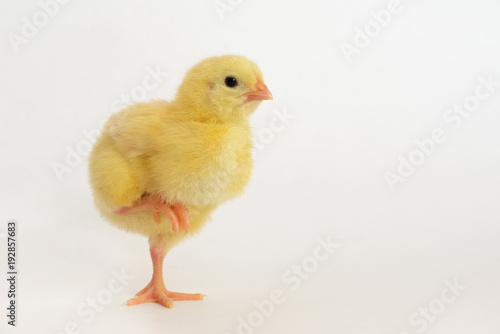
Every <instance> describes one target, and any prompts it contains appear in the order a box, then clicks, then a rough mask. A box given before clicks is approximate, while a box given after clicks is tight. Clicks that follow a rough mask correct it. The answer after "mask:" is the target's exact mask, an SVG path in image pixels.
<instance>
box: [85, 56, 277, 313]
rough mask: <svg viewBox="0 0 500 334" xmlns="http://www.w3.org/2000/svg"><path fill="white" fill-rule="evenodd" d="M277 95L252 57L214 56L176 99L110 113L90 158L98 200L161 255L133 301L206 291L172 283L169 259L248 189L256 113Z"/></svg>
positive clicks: (107, 214)
mask: <svg viewBox="0 0 500 334" xmlns="http://www.w3.org/2000/svg"><path fill="white" fill-rule="evenodd" d="M269 99H272V95H271V92H270V91H269V89H268V88H267V87H266V85H265V84H264V80H263V78H262V73H261V71H260V70H259V68H258V67H257V65H255V64H254V63H253V62H251V61H250V60H248V59H246V58H245V57H241V56H220V57H211V58H207V59H205V60H203V61H201V62H200V63H198V64H197V65H195V66H194V67H193V68H191V69H190V70H189V72H188V73H187V74H186V76H185V77H184V80H183V82H182V84H181V86H180V87H179V89H178V91H177V95H176V97H175V99H174V100H173V101H171V102H168V101H164V100H157V101H153V102H150V103H137V104H134V105H131V106H129V107H128V108H126V109H124V110H122V111H120V112H118V113H115V114H113V115H112V116H111V117H110V119H109V120H108V122H107V123H106V125H105V127H104V129H103V131H102V133H101V135H100V138H99V139H98V140H97V142H96V144H95V146H94V148H93V151H92V154H91V156H90V160H89V173H90V183H91V186H92V189H93V194H94V199H95V203H96V206H97V208H98V209H99V211H100V212H101V214H102V215H103V216H104V218H105V219H106V220H108V221H109V222H110V223H111V224H113V225H115V226H116V227H118V228H120V229H123V230H125V231H129V232H134V233H139V234H143V235H145V236H147V237H148V240H149V246H150V254H151V258H152V261H153V277H152V279H151V281H150V282H149V284H148V285H147V286H146V287H145V288H144V289H142V290H141V291H139V292H138V293H137V295H136V297H135V298H132V299H130V300H128V301H127V305H137V304H142V303H147V302H157V303H159V304H161V305H163V306H166V307H169V308H170V307H172V306H173V301H174V300H201V299H203V297H204V295H202V294H189V293H179V292H171V291H168V290H167V289H166V287H165V284H164V282H163V259H164V258H165V255H166V254H167V252H168V251H169V250H170V249H171V248H172V247H173V246H175V245H176V244H177V243H179V242H180V241H181V240H183V239H184V238H185V237H186V236H189V235H192V234H193V233H194V232H198V231H199V230H200V228H201V227H202V226H203V224H204V223H205V222H206V221H207V220H208V219H209V217H210V214H211V213H212V212H213V211H214V210H215V208H217V206H219V205H220V204H221V203H223V202H225V201H227V200H229V199H232V198H234V197H236V196H238V195H240V194H241V193H242V192H243V189H244V187H245V186H246V184H247V183H248V181H249V179H250V175H251V170H252V138H251V132H250V126H249V116H250V115H251V114H252V113H253V112H254V110H255V109H256V108H257V106H258V105H259V103H260V102H261V101H262V100H269ZM180 230H184V231H185V232H184V233H178V232H179V231H180Z"/></svg>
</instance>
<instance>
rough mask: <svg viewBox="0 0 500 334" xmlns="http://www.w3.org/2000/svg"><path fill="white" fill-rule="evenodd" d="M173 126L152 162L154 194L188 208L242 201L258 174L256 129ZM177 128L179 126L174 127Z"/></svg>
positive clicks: (220, 126)
mask: <svg viewBox="0 0 500 334" xmlns="http://www.w3.org/2000/svg"><path fill="white" fill-rule="evenodd" d="M166 124H170V125H171V126H170V127H169V129H168V130H167V129H166V130H165V132H164V134H163V137H164V138H163V139H162V140H161V143H164V149H161V150H159V151H158V154H156V155H154V156H152V157H151V171H152V174H153V178H154V180H155V181H154V187H155V189H153V192H157V193H160V194H162V195H163V196H165V197H166V198H167V199H168V200H170V201H178V202H181V203H184V204H185V205H188V206H195V207H203V206H214V205H215V206H216V205H219V204H221V203H222V202H224V201H226V200H228V199H231V198H234V197H235V196H238V195H239V194H240V193H241V192H242V191H243V189H244V187H245V186H246V184H247V183H248V181H249V179H250V174H251V170H252V153H251V151H252V142H251V135H250V129H249V127H248V126H245V125H214V124H204V123H176V122H175V121H173V120H172V121H170V122H166ZM174 124H175V125H174Z"/></svg>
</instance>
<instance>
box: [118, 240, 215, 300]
mask: <svg viewBox="0 0 500 334" xmlns="http://www.w3.org/2000/svg"><path fill="white" fill-rule="evenodd" d="M150 253H151V259H152V261H153V278H152V279H151V282H149V284H148V285H146V287H145V288H144V289H142V290H141V291H139V292H138V293H137V294H136V297H135V298H132V299H130V300H128V301H127V303H126V304H127V305H128V306H132V305H139V304H143V303H152V302H154V303H158V304H160V305H163V306H165V307H168V308H171V307H172V306H173V301H174V300H202V299H203V297H205V295H202V294H200V293H181V292H172V291H168V290H167V288H166V287H165V284H164V283H163V259H164V257H165V253H164V252H163V251H162V250H161V249H159V248H158V247H156V246H154V245H152V247H150Z"/></svg>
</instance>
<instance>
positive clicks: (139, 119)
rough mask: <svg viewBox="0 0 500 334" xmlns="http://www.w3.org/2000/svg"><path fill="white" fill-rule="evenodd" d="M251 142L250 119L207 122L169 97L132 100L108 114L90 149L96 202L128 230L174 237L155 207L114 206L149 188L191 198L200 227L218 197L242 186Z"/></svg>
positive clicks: (171, 197) (194, 224) (172, 197)
mask: <svg viewBox="0 0 500 334" xmlns="http://www.w3.org/2000/svg"><path fill="white" fill-rule="evenodd" d="M251 150H252V141H251V132H250V128H249V125H248V120H246V121H243V122H241V123H240V124H217V123H215V124H207V123H202V122H197V121H193V120H190V119H183V118H182V117H179V114H178V113H176V111H175V106H174V105H172V104H170V103H168V102H166V101H155V102H151V103H139V104H135V105H132V106H130V107H129V108H127V109H125V110H123V111H121V112H119V113H117V114H115V115H113V117H111V119H110V120H109V121H108V123H107V124H106V126H105V128H104V131H103V133H102V135H101V137H100V138H99V140H98V141H97V143H96V146H95V148H94V150H93V154H92V155H91V158H90V165H91V166H92V168H91V171H92V173H91V182H92V184H93V186H94V189H95V197H96V203H97V206H98V208H99V209H100V211H101V213H102V214H103V215H104V216H105V217H106V218H107V219H108V220H109V221H110V222H112V223H113V224H114V225H116V226H118V227H120V228H123V229H125V230H127V231H131V232H137V233H141V234H144V235H146V236H150V235H152V234H166V235H168V236H169V237H172V236H173V235H174V234H175V233H174V232H173V231H172V228H171V227H170V226H169V225H168V224H160V225H157V224H155V223H154V221H153V219H152V216H151V213H148V212H138V213H136V214H134V215H129V216H120V215H116V214H114V212H113V211H114V210H116V209H118V208H119V207H123V206H131V205H132V204H133V203H134V202H135V201H137V200H138V199H139V198H140V197H141V196H142V195H143V194H145V193H149V194H159V195H161V196H162V197H163V198H165V199H166V200H167V201H168V202H181V203H183V204H184V205H186V206H187V208H188V210H189V211H190V217H191V227H190V231H191V232H195V231H197V230H198V229H199V227H201V224H202V223H203V222H205V221H206V219H207V218H208V217H209V214H210V213H211V212H212V211H213V210H214V209H215V208H216V207H217V205H219V204H221V203H223V202H224V201H226V200H228V199H231V198H233V197H235V196H237V195H239V194H240V193H241V192H242V191H243V188H244V186H245V185H246V184H247V183H248V181H249V179H250V174H251V169H252V153H251ZM179 236H183V234H181V235H179Z"/></svg>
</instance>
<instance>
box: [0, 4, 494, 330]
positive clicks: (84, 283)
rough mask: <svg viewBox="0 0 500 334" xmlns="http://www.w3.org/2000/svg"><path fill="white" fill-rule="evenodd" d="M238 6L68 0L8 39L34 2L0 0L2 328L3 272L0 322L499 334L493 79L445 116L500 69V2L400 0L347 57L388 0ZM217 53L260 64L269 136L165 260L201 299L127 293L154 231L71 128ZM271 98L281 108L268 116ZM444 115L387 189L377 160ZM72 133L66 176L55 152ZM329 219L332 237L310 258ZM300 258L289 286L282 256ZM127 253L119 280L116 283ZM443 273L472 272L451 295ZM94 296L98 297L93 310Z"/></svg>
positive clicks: (260, 130)
mask: <svg viewBox="0 0 500 334" xmlns="http://www.w3.org/2000/svg"><path fill="white" fill-rule="evenodd" d="M47 1H49V0H41V2H42V3H46V2H47ZM222 2H223V3H226V2H225V1H222ZM230 3H232V5H231V6H232V7H231V10H228V11H226V12H224V13H222V18H221V16H220V15H219V14H218V13H217V11H216V9H215V8H214V2H213V1H212V0H203V1H202V0H200V1H189V2H188V1H180V0H179V1H168V2H167V1H161V0H155V1H139V0H135V1H119V0H109V1H97V0H90V1H77V0H73V1H69V2H68V3H67V4H65V5H59V9H58V11H57V13H55V14H54V16H53V17H50V18H49V19H48V22H46V24H45V25H44V26H43V27H40V28H38V30H39V31H38V33H35V34H34V36H31V37H30V38H27V39H26V41H25V42H26V43H24V44H20V45H18V52H15V48H14V47H13V45H12V43H11V42H10V41H9V36H10V37H11V38H12V36H13V35H12V34H17V35H19V36H22V29H23V25H25V24H26V23H25V21H23V18H26V19H27V20H29V21H31V22H33V16H34V15H35V16H36V15H38V14H37V13H39V12H40V11H42V9H41V7H40V5H39V3H38V1H35V0H32V1H15V2H12V1H6V0H2V6H1V10H0V37H1V38H0V44H1V57H2V58H1V63H0V73H1V78H0V92H1V93H0V108H1V113H2V114H1V119H0V136H1V137H0V139H1V140H0V148H1V163H0V168H1V175H0V182H1V183H0V189H1V191H0V220H1V225H0V226H1V229H0V233H2V234H3V237H5V232H6V224H7V221H8V220H9V219H15V220H17V221H18V226H19V227H18V229H19V231H18V244H19V246H18V247H19V248H18V256H19V257H18V266H19V273H20V274H19V285H18V294H19V297H18V306H19V308H18V326H17V327H16V328H15V329H13V328H11V327H10V326H7V324H6V321H7V318H6V316H5V313H6V310H5V307H6V303H7V298H6V294H7V285H6V281H5V280H4V279H2V280H1V281H0V296H1V298H0V301H1V303H2V306H1V307H0V309H2V310H3V311H2V312H1V313H2V314H1V315H0V319H2V320H1V324H0V328H1V330H0V331H1V332H2V333H4V332H6V331H7V329H8V332H9V333H64V332H66V333H110V332H111V333H118V332H119V333H142V332H145V333H221V334H223V333H231V334H233V333H252V332H254V333H304V332H310V333H342V334H351V333H352V334H364V333H369V334H378V333H381V334H382V333H384V334H400V333H404V332H408V333H411V334H414V333H421V332H425V333H429V334H431V333H440V334H441V333H454V334H460V333H483V334H493V333H499V332H500V318H499V316H498V315H499V312H500V303H499V298H500V284H499V283H500V252H499V251H500V246H499V241H498V240H499V239H500V227H499V217H500V207H499V203H498V202H499V199H500V190H499V189H500V176H499V175H500V173H499V167H500V151H499V144H500V131H499V124H500V123H499V122H500V115H499V113H498V111H499V107H500V87H496V90H495V91H494V92H493V93H492V94H490V96H489V97H488V98H486V99H484V100H483V101H480V103H479V106H478V107H477V109H476V110H474V111H473V112H471V114H470V116H469V117H468V118H467V119H464V120H463V122H462V123H461V125H460V126H459V127H457V128H453V125H454V123H450V122H446V121H445V120H444V119H443V115H445V114H446V112H447V110H448V109H449V108H452V107H453V105H454V104H459V103H462V102H463V101H464V100H465V99H466V98H469V100H468V101H469V102H470V101H472V100H471V98H470V97H471V96H473V95H474V93H475V89H476V87H477V86H478V85H480V81H479V77H481V76H482V77H484V78H488V76H492V78H493V80H496V81H497V82H498V81H500V71H499V69H500V67H499V65H500V20H499V19H498V15H499V13H500V3H499V2H498V1H496V0H490V1H487V0H481V1H452V0H446V1H445V0H442V1H438V2H436V1H430V0H421V1H409V0H401V3H400V7H399V12H398V14H395V15H392V17H391V21H390V22H389V24H387V26H386V27H382V28H381V29H380V31H379V32H378V33H377V31H375V30H373V31H375V33H372V36H373V37H370V42H369V44H368V45H367V46H366V47H364V48H360V49H359V52H358V53H357V54H353V55H352V57H351V58H350V62H349V61H348V59H347V58H346V57H345V56H344V54H343V52H342V51H341V45H342V44H341V43H343V42H344V43H349V44H351V45H353V46H355V44H354V38H355V37H356V34H359V33H358V32H357V31H358V30H357V29H364V28H365V25H367V24H368V26H370V24H371V26H370V27H371V28H372V29H377V27H379V26H380V25H378V26H377V25H375V26H373V22H375V21H374V18H373V16H372V14H371V12H372V11H375V12H379V11H380V10H383V9H386V8H387V6H388V1H385V0H369V1H368V0H366V1H350V2H347V1H342V2H341V1H340V0H337V1H317V2H308V1H289V0H288V1H285V0H282V1H263V0H261V1H236V0H233V1H231V2H230ZM53 10H55V9H54V8H53ZM42 16H43V14H42ZM38 19H40V17H38ZM41 19H43V17H42V18H41ZM372 21H373V22H372ZM370 22H372V23H370ZM42 23H43V22H42ZM10 33H12V34H10ZM9 34H10V35H9ZM358 45H360V44H359V41H358ZM231 53H237V54H241V55H244V56H246V57H248V58H250V59H252V60H253V61H255V62H256V63H257V64H258V65H259V66H260V68H261V69H262V71H263V73H264V76H265V80H266V83H267V85H268V86H269V88H270V90H271V91H272V93H273V94H274V97H275V99H274V100H273V101H266V102H264V103H263V104H262V105H261V106H260V107H259V109H258V110H257V112H256V114H255V115H254V117H253V119H252V123H253V126H254V129H255V131H254V132H255V137H256V139H257V140H258V141H260V145H263V146H264V149H261V150H259V151H257V154H256V166H255V171H254V176H253V180H252V182H251V184H250V186H249V188H248V190H247V191H246V194H245V195H244V196H242V197H241V198H239V199H238V200H235V201H232V202H230V203H226V204H224V205H223V206H221V207H220V208H219V209H218V210H217V212H216V213H215V214H214V216H213V219H212V220H211V221H210V222H209V223H208V224H207V226H206V228H205V229H204V230H203V231H202V233H201V234H200V235H199V236H196V237H195V238H192V239H190V240H188V241H186V242H184V243H182V244H181V245H179V246H178V247H176V248H175V249H174V250H173V251H172V252H171V253H170V254H169V255H168V256H167V258H166V261H165V280H166V285H167V287H168V288H169V289H170V290H173V291H183V292H200V293H204V294H206V295H207V296H208V298H207V299H206V300H204V301H197V302H176V303H175V304H174V308H172V309H166V308H163V307H161V306H159V305H157V304H147V305H140V306H136V307H126V306H123V305H122V303H123V302H124V301H126V300H127V299H128V298H130V297H132V296H133V295H134V294H135V293H136V292H137V291H138V290H140V289H141V288H142V287H143V286H144V285H145V284H146V283H147V282H148V281H149V279H150V275H151V271H152V268H151V263H150V258H149V253H148V245H147V240H146V239H145V238H143V237H141V236H138V235H131V234H125V233H124V232H122V231H119V230H117V229H115V228H113V227H111V226H110V225H108V224H107V223H106V222H105V221H103V219H102V218H101V217H100V216H99V214H98V212H97V210H96V209H95V208H94V205H93V201H92V197H91V192H90V187H89V185H88V181H87V163H86V159H87V156H88V154H87V153H86V149H87V145H86V143H87V142H86V137H85V135H84V131H91V130H93V129H96V128H99V124H100V122H101V120H103V119H106V118H107V117H109V115H110V114H111V113H112V112H114V111H115V107H116V104H117V101H118V102H120V97H121V95H122V94H130V93H131V92H132V91H135V92H136V95H137V92H139V91H140V89H141V88H140V86H141V85H142V81H143V79H144V78H145V77H146V76H147V75H148V69H155V68H159V69H161V71H163V72H168V75H166V76H164V77H163V78H162V79H161V82H160V83H159V84H158V85H157V87H156V88H154V89H151V90H148V91H147V94H146V96H143V97H142V99H143V100H149V99H151V98H165V99H169V98H172V96H173V95H174V93H175V89H176V87H177V86H178V84H179V83H180V82H181V80H182V77H183V75H184V73H185V72H186V70H187V69H189V68H190V67H191V66H192V65H193V64H194V63H196V62H198V61H199V60H201V59H203V58H205V57H207V56H212V55H219V54H231ZM137 87H139V88H137ZM482 92H486V91H484V90H483V91H482ZM117 99H118V100H117ZM120 103H121V102H120ZM285 112H286V113H287V114H291V115H292V116H293V118H289V119H288V120H287V122H286V124H285V123H280V122H277V123H275V122H276V121H273V119H274V118H275V117H276V115H277V114H276V113H280V114H281V115H283V113H285ZM289 117H291V116H289ZM271 124H277V125H278V126H280V127H279V130H278V131H276V127H274V128H275V130H270V126H271ZM281 125H284V126H283V127H281ZM266 128H267V129H268V130H266ZM437 128H441V129H442V130H443V131H444V133H445V136H446V141H445V142H444V143H441V144H438V145H436V148H435V150H434V152H433V153H432V154H430V155H429V156H428V157H426V158H425V159H424V161H423V163H422V165H421V166H418V167H416V169H415V171H414V172H413V174H412V175H410V176H408V177H405V178H403V179H404V182H398V183H397V184H396V185H395V189H394V190H391V188H390V187H389V184H388V183H387V181H386V178H385V176H384V173H386V172H392V173H397V169H398V165H399V160H398V159H399V157H400V156H401V157H403V158H405V159H408V157H409V156H410V155H411V154H412V152H415V150H416V149H417V146H416V144H415V143H414V141H415V140H424V139H426V138H429V137H430V136H431V133H432V132H433V130H435V129H437ZM264 144H265V145H264ZM78 149H79V150H80V153H78V157H79V158H81V161H78V158H75V157H73V161H72V165H73V167H71V170H72V171H71V172H67V173H64V174H63V175H62V176H61V180H59V179H58V177H57V175H56V173H55V172H54V169H53V166H54V164H57V163H59V164H61V165H67V162H66V159H67V156H68V152H69V150H75V151H77V150H78ZM413 154H414V155H415V154H416V155H415V156H417V155H418V153H413ZM328 236H332V238H333V239H334V240H337V241H338V242H339V244H340V245H339V247H338V248H337V249H336V250H335V252H334V253H333V254H332V255H331V256H330V257H329V258H328V259H327V260H326V261H323V262H319V263H318V266H317V268H313V267H311V266H312V265H314V262H311V261H312V258H311V256H313V255H314V250H315V248H316V247H317V246H318V241H317V239H318V238H327V237H328ZM0 242H1V243H0V247H1V251H0V254H1V260H0V265H1V268H2V272H4V273H5V272H6V271H7V270H6V260H5V258H6V240H5V238H2V239H0ZM304 261H305V263H307V265H308V266H309V267H308V269H309V271H310V273H309V274H308V277H307V278H303V279H300V286H298V288H297V289H295V290H293V289H292V288H293V287H296V286H294V284H291V283H290V282H288V281H287V280H286V279H285V280H283V275H284V276H285V277H288V278H290V274H291V273H290V272H288V270H290V268H291V267H292V266H293V265H294V264H296V265H301V264H302V263H304ZM122 270H124V271H125V272H126V274H127V275H128V276H132V277H133V279H130V280H128V281H126V285H124V286H119V284H117V286H119V289H118V290H119V291H118V292H114V293H111V292H110V291H109V288H108V285H109V283H110V282H114V281H113V277H114V276H113V275H114V274H113V272H114V271H115V272H120V271H122ZM1 276H2V277H4V274H2V275H1ZM447 280H448V281H449V282H451V283H453V282H454V281H455V280H456V281H457V282H458V284H459V285H461V286H463V287H465V288H464V290H462V291H461V292H460V293H459V295H458V296H456V297H455V298H453V299H454V301H453V302H450V303H443V301H442V299H441V298H442V297H441V293H442V291H443V289H446V283H445V281H447ZM274 289H279V290H281V291H283V293H284V298H285V300H284V302H283V303H281V304H279V305H274V311H273V312H272V314H271V315H269V316H265V317H264V316H261V317H263V318H262V319H263V321H262V322H261V323H259V320H260V319H261V318H259V314H258V313H256V312H258V311H257V310H258V309H257V308H256V306H255V305H254V302H255V301H259V302H260V301H262V300H264V299H269V296H270V294H271V292H272V291H273V290H274ZM115 291H117V290H115ZM445 292H446V291H445ZM445 296H447V297H450V296H452V294H451V292H450V293H449V294H448V295H446V294H445ZM96 297H99V298H100V299H101V301H103V302H104V304H105V305H104V306H102V305H99V312H97V311H95V313H94V314H93V316H90V315H89V313H90V311H89V310H90V309H91V308H90V307H89V306H87V305H86V303H87V302H88V300H89V299H92V298H96ZM106 297H110V298H111V299H109V298H108V299H106ZM447 300H449V298H448V299H447ZM443 305H444V310H443V309H440V306H443ZM101 306H102V310H101V308H100V307H101ZM81 307H83V309H80V311H82V310H83V311H86V312H88V313H84V315H82V314H81V312H79V311H78V309H79V308H81ZM429 307H431V311H429V312H431V313H430V315H431V316H432V318H429V319H432V321H430V320H429V321H427V320H422V319H425V318H423V317H422V316H421V315H420V313H419V312H421V310H423V309H424V308H429ZM432 312H434V313H439V314H437V315H433V314H432ZM239 317H241V319H244V321H246V322H247V321H250V322H251V323H253V325H247V326H252V327H248V328H243V327H242V328H238V327H239V326H241V323H240V322H239V321H240V320H239ZM249 317H250V318H251V319H249ZM412 317H413V320H414V321H413V322H411V321H410V318H412ZM415 321H417V322H415ZM424 325H425V326H424ZM72 326H76V328H75V329H74V330H72V329H71V327H72ZM424 327H425V329H424ZM66 329H68V330H66Z"/></svg>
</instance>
